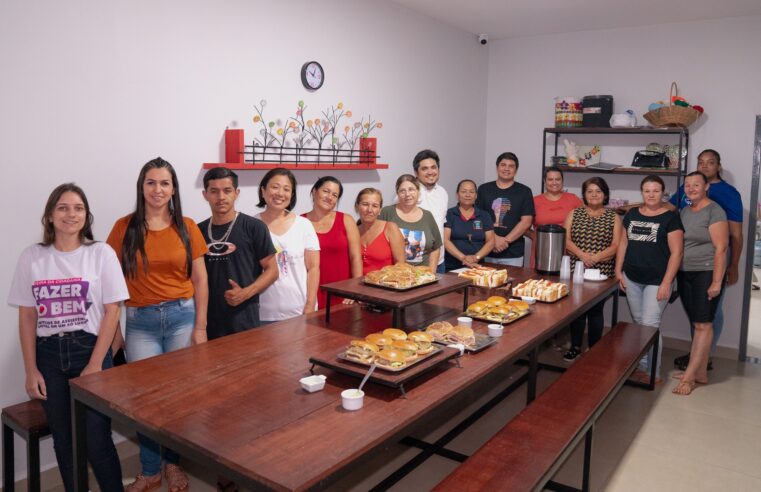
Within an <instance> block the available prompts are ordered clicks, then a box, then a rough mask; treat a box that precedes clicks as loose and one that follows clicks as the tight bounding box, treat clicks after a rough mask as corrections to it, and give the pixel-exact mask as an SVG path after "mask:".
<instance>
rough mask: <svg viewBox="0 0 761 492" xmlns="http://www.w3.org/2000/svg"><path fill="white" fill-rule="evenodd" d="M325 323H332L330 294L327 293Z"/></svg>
mask: <svg viewBox="0 0 761 492" xmlns="http://www.w3.org/2000/svg"><path fill="white" fill-rule="evenodd" d="M325 322H326V323H330V292H326V293H325Z"/></svg>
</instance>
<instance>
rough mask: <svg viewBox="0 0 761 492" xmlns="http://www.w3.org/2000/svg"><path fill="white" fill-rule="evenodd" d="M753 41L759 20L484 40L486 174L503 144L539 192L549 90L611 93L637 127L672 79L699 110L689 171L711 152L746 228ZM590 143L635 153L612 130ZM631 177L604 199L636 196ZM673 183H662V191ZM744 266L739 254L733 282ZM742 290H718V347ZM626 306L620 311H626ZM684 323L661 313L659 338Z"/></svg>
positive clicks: (759, 106) (757, 109) (760, 37)
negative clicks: (734, 193)
mask: <svg viewBox="0 0 761 492" xmlns="http://www.w3.org/2000/svg"><path fill="white" fill-rule="evenodd" d="M759 47H761V17H759V16H754V17H745V18H732V19H720V20H712V21H704V22H689V23H682V24H671V25H658V26H651V27H640V28H630V29H616V30H609V31H587V32H577V33H572V34H563V35H552V36H536V37H525V38H516V39H507V40H501V41H494V42H493V43H490V44H489V97H488V103H489V104H488V109H487V139H486V159H487V161H489V162H487V164H486V167H485V173H486V176H487V177H489V176H493V175H494V167H493V166H494V164H493V162H491V161H492V160H493V157H496V155H497V154H498V153H499V152H501V151H504V150H512V151H514V152H515V153H516V154H517V155H518V157H519V158H520V159H521V167H520V172H519V180H521V181H523V182H524V183H525V184H527V185H529V186H531V187H532V189H534V191H535V192H536V193H539V189H540V188H539V187H540V179H541V178H540V177H541V169H540V166H541V157H542V154H541V152H542V128H544V127H547V126H553V124H554V120H553V118H554V114H553V105H554V101H553V99H552V98H553V97H554V96H568V95H570V96H575V97H579V98H580V97H582V96H584V95H590V94H612V95H613V96H614V110H615V111H616V112H621V111H623V110H625V109H629V108H632V109H634V110H635V112H636V113H637V116H638V118H639V120H640V122H642V123H644V118H642V116H641V115H642V114H643V113H645V112H646V111H647V106H648V104H650V103H651V102H653V101H655V100H657V99H666V97H667V95H668V89H669V86H670V84H671V81H672V80H675V81H677V82H678V83H679V87H680V93H681V94H682V95H684V96H685V97H686V98H687V99H688V100H689V101H691V102H693V103H695V104H700V105H702V106H703V107H704V108H705V110H706V113H705V115H704V116H703V117H701V120H700V121H699V122H698V123H696V124H695V125H693V127H691V129H690V130H691V135H690V152H691V155H690V160H689V164H688V169H689V170H694V168H695V162H696V158H697V153H698V152H700V150H702V149H704V148H708V147H710V148H715V149H717V150H718V151H719V152H720V153H721V155H722V163H723V168H724V177H725V178H726V179H727V180H728V181H729V182H730V183H732V184H734V185H735V186H736V187H737V188H738V190H739V191H740V194H741V195H742V199H743V203H744V206H745V221H746V224H747V218H748V203H749V200H750V186H751V171H752V169H751V167H752V153H753V136H754V131H755V115H756V114H759V113H761V92H759V87H761V64H759V63H758V60H759V56H761V53H760V52H759ZM574 140H578V141H579V142H581V141H582V139H581V138H578V139H574ZM597 140H598V141H599V143H600V144H602V146H603V151H602V159H603V161H612V162H616V160H617V159H622V161H621V162H619V163H623V164H627V163H628V162H630V160H631V157H632V155H633V154H634V150H636V147H628V145H629V144H628V143H627V142H626V141H625V140H624V139H621V138H617V137H614V136H603V137H599V136H598V137H597ZM648 141H659V139H658V138H655V137H644V139H640V140H637V141H636V145H640V146H644V145H645V144H646V143H647V142H648ZM660 141H663V143H668V140H660ZM586 143H587V144H592V143H596V142H591V141H587V142H586ZM606 145H608V147H606ZM640 148H641V147H640ZM561 149H562V146H561ZM560 153H561V154H562V151H561V152H560ZM548 155H552V154H551V152H550V153H548ZM606 155H607V157H606ZM626 159H628V160H629V161H628V162H626V161H625V160H626ZM582 176H583V175H573V176H570V175H569V176H567V177H566V181H567V184H569V185H570V186H571V188H574V187H578V185H579V184H580V183H581V181H582V179H579V178H580V177H582ZM640 179H641V176H640V177H629V178H618V179H615V180H612V179H611V180H609V184H610V185H611V195H613V196H620V197H622V198H629V197H630V196H631V198H636V197H637V192H636V190H637V189H638V187H639V180H640ZM674 183H675V181H674V180H671V179H670V180H669V181H668V182H667V186H670V188H671V191H673V189H674ZM623 188H626V189H628V190H632V191H629V192H627V191H626V190H623ZM743 255H744V253H743ZM744 264H745V262H744V259H741V261H740V265H741V271H740V278H741V279H743V278H744V273H743V271H742V265H744ZM742 294H743V292H742V287H741V286H740V284H739V283H738V284H737V285H735V286H732V287H730V288H729V289H728V291H727V293H726V295H725V299H724V312H725V324H724V332H723V334H722V337H721V340H720V342H719V343H720V344H721V345H724V346H728V347H732V348H737V347H738V345H739V334H740V317H741V308H742ZM625 304H626V303H625V302H623V303H622V306H621V310H620V311H621V314H622V317H624V316H625V317H628V309H627V307H626V306H625ZM627 319H628V318H627ZM687 326H688V324H687V318H686V316H685V315H684V312H683V310H682V307H681V305H680V304H678V303H677V304H675V305H673V306H672V307H670V308H668V309H667V311H666V316H665V319H664V323H663V331H664V334H665V335H668V336H671V337H675V338H683V339H687V338H689V332H688V330H687Z"/></svg>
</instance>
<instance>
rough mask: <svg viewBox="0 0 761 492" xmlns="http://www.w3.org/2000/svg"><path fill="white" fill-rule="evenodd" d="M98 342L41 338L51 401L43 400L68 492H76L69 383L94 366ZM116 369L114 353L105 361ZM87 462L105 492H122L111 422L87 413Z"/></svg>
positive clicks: (41, 365) (71, 336)
mask: <svg viewBox="0 0 761 492" xmlns="http://www.w3.org/2000/svg"><path fill="white" fill-rule="evenodd" d="M97 339H98V337H96V336H95V335H93V334H91V333H87V332H84V331H82V330H79V331H75V332H70V333H63V334H61V336H59V335H53V336H49V337H37V369H38V370H39V371H40V373H41V374H42V377H43V378H44V379H45V387H46V389H47V395H48V398H47V400H42V406H43V408H44V409H45V415H46V416H47V419H48V425H49V427H50V432H51V433H52V434H53V448H54V449H55V457H56V461H58V469H59V470H60V472H61V478H62V479H63V485H64V488H65V489H66V492H72V491H73V490H74V449H73V446H74V444H73V440H72V435H71V394H70V391H69V380H70V379H73V378H76V377H77V376H79V374H80V373H81V372H82V369H84V368H85V366H86V365H87V364H88V363H89V362H90V356H91V355H92V351H93V348H94V347H95V342H96V340H97ZM112 366H113V363H112V360H111V350H110V349H109V351H108V353H107V354H106V357H105V358H104V359H103V365H102V368H103V369H108V368H110V367H112ZM87 460H88V461H89V462H90V465H91V466H92V469H93V472H95V478H96V480H97V481H98V485H99V486H100V489H101V490H103V491H108V492H111V491H117V490H119V491H120V490H122V489H123V488H122V468H121V464H120V463H119V456H118V455H117V453H116V448H115V447H114V441H113V439H112V438H111V419H109V418H108V417H106V416H105V415H103V414H102V413H100V412H96V411H95V410H92V409H88V410H87Z"/></svg>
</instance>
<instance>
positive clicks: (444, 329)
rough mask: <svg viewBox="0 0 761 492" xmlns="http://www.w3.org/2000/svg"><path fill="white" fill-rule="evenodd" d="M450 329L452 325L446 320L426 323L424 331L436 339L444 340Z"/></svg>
mask: <svg viewBox="0 0 761 492" xmlns="http://www.w3.org/2000/svg"><path fill="white" fill-rule="evenodd" d="M451 329H452V325H451V324H450V323H449V322H447V321H437V322H435V323H431V324H430V325H428V328H426V329H425V332H426V333H428V334H429V335H431V336H432V337H433V338H434V339H436V340H444V339H445V337H446V334H447V333H449V331H450V330H451Z"/></svg>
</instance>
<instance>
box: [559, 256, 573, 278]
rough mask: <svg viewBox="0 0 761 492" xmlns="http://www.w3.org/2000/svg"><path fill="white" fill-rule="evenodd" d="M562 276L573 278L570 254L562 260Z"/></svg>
mask: <svg viewBox="0 0 761 492" xmlns="http://www.w3.org/2000/svg"><path fill="white" fill-rule="evenodd" d="M560 278H562V279H566V278H571V257H570V256H568V255H564V256H563V258H562V259H561V260H560Z"/></svg>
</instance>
